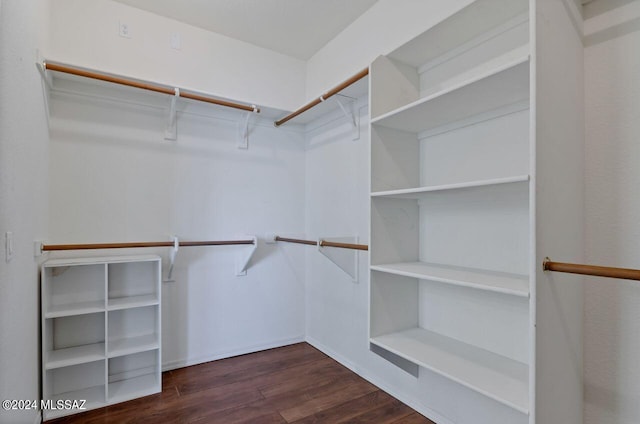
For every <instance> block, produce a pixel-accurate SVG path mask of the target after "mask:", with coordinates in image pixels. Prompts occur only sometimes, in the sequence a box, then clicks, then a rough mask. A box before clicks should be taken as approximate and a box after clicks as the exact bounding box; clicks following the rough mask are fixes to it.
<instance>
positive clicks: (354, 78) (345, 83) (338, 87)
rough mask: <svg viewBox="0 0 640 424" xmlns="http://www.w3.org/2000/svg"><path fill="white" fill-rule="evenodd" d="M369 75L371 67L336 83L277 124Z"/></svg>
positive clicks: (277, 122) (278, 124)
mask: <svg viewBox="0 0 640 424" xmlns="http://www.w3.org/2000/svg"><path fill="white" fill-rule="evenodd" d="M367 75H369V68H366V69H363V70H362V71H360V72H358V73H357V74H355V75H354V76H352V77H351V78H349V79H348V80H346V81H343V82H342V83H340V84H338V85H336V86H335V87H333V88H332V89H331V90H329V91H327V92H326V93H324V94H323V95H322V96H320V97H318V98H317V99H315V100H312V101H310V102H309V103H307V104H306V105H304V106H302V107H301V108H300V109H298V110H296V111H294V112H291V113H290V114H289V115H287V116H285V117H284V118H280V119H278V120H277V121H276V122H274V124H275V126H276V127H279V126H280V125H282V124H284V123H285V122H287V121H289V120H291V119H293V118H295V117H296V116H298V115H300V114H301V113H304V112H306V111H308V110H309V109H311V108H312V107H314V106H316V105H319V104H320V103H322V102H324V101H325V100H327V99H328V98H329V97H331V96H333V95H334V94H338V93H339V92H341V91H342V90H344V89H345V88H347V87H349V86H350V85H351V84H353V83H355V82H357V81H360V80H361V79H362V78H364V77H366V76H367Z"/></svg>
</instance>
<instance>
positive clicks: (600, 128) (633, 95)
mask: <svg viewBox="0 0 640 424" xmlns="http://www.w3.org/2000/svg"><path fill="white" fill-rule="evenodd" d="M595 3H598V2H595ZM600 3H603V2H602V1H600ZM624 7H625V8H619V9H617V10H613V11H611V12H609V13H607V14H600V15H598V16H594V17H592V18H590V19H588V20H587V21H585V29H586V31H587V32H586V34H585V35H586V42H587V45H586V47H585V106H586V168H587V179H586V193H585V194H586V205H585V206H586V256H587V260H588V262H589V263H593V264H601V265H608V266H620V267H627V268H640V255H639V254H638V252H639V251H640V221H639V219H638V217H640V196H639V192H638V187H640V167H639V166H638V165H639V163H640V143H638V140H639V139H640V119H638V118H639V117H640V115H639V113H640V55H639V54H638V51H640V2H638V1H635V2H633V3H631V4H629V5H628V6H624ZM586 281H587V285H586V291H585V326H584V360H585V362H584V371H585V424H600V423H607V424H632V423H637V422H638V420H639V417H640V402H638V400H639V399H640V367H638V361H637V359H638V358H639V357H640V288H639V287H638V284H637V283H634V282H630V281H624V280H612V279H602V278H587V279H586Z"/></svg>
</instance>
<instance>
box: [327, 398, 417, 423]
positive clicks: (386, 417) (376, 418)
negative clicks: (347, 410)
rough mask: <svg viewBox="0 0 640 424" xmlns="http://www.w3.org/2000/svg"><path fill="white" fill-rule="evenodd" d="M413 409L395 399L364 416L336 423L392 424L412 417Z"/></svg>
mask: <svg viewBox="0 0 640 424" xmlns="http://www.w3.org/2000/svg"><path fill="white" fill-rule="evenodd" d="M412 412H414V411H413V409H411V408H409V407H408V406H407V405H405V404H404V403H402V402H400V401H399V400H397V399H394V400H393V401H392V402H389V403H388V404H385V405H382V406H379V407H377V408H375V409H372V410H370V411H367V412H365V413H364V414H360V415H358V416H356V417H351V418H349V419H346V420H339V421H336V424H342V423H347V422H348V423H349V424H360V423H376V424H391V423H393V422H394V421H397V420H398V419H400V418H404V417H406V416H408V415H410V414H411V413H412Z"/></svg>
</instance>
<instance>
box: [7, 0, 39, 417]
mask: <svg viewBox="0 0 640 424" xmlns="http://www.w3.org/2000/svg"><path fill="white" fill-rule="evenodd" d="M0 7H1V9H0V93H2V94H0V236H1V239H2V243H1V247H0V399H2V400H4V399H38V398H39V386H38V380H39V373H40V371H39V362H38V360H39V359H38V358H39V355H38V339H39V326H38V316H39V312H38V311H39V303H38V285H39V283H38V264H37V262H36V261H35V260H34V256H33V241H34V240H36V239H39V238H42V237H43V236H44V235H46V229H47V227H46V224H47V183H46V181H47V149H48V133H47V122H46V118H45V113H44V103H43V100H42V99H43V91H42V87H41V83H40V74H38V72H37V71H36V67H35V66H34V63H35V60H36V53H35V52H36V48H40V49H42V48H43V47H45V46H44V41H45V40H46V38H45V37H44V36H45V35H46V26H47V18H48V8H47V2H46V1H45V0H38V1H36V0H34V1H22V0H3V2H2V4H1V5H0ZM7 231H12V232H13V237H14V255H13V259H12V260H11V262H9V263H7V262H5V248H4V235H5V232H7ZM35 419H36V412H35V411H33V410H30V411H24V412H15V411H5V410H4V409H2V410H0V423H11V424H20V423H28V424H31V423H33V422H34V420H35Z"/></svg>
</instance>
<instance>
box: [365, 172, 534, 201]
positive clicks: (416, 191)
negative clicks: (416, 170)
mask: <svg viewBox="0 0 640 424" xmlns="http://www.w3.org/2000/svg"><path fill="white" fill-rule="evenodd" d="M527 181H529V175H517V176H513V177H506V178H495V179H490V180H476V181H466V182H462V183H455V184H443V185H435V186H425V187H417V188H406V189H400V190H388V191H376V192H373V193H371V197H391V198H396V199H419V198H421V197H423V196H424V195H425V194H426V193H433V192H438V191H448V190H460V189H467V188H476V187H489V186H496V185H502V184H512V183H521V182H527Z"/></svg>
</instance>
